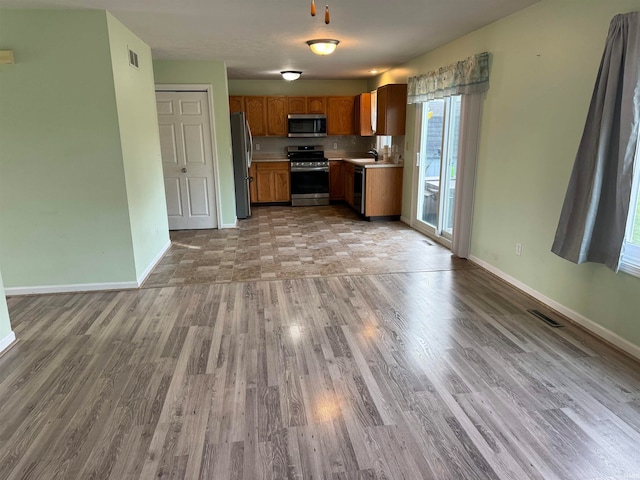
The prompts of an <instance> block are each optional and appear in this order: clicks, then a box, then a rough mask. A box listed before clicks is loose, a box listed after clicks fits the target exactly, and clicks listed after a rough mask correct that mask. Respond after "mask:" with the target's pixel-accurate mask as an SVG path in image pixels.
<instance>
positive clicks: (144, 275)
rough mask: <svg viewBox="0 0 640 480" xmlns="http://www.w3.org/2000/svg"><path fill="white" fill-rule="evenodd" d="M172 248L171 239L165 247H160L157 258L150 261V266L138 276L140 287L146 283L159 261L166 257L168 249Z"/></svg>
mask: <svg viewBox="0 0 640 480" xmlns="http://www.w3.org/2000/svg"><path fill="white" fill-rule="evenodd" d="M170 248H171V240H169V241H168V242H167V243H166V245H165V246H164V247H162V248H161V249H160V252H158V254H157V255H156V256H155V258H154V259H153V260H152V261H151V262H150V263H149V266H148V267H147V268H146V269H145V271H144V272H142V275H140V276H139V277H138V285H137V286H138V287H139V286H140V285H142V284H143V283H144V281H145V280H146V279H147V277H148V276H149V274H150V273H151V271H152V270H153V269H154V268H155V267H156V265H157V264H158V262H159V261H160V260H161V259H162V257H164V254H165V253H167V250H169V249H170Z"/></svg>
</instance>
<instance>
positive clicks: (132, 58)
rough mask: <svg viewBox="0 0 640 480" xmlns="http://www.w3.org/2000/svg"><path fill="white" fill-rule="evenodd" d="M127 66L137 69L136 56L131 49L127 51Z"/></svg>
mask: <svg viewBox="0 0 640 480" xmlns="http://www.w3.org/2000/svg"><path fill="white" fill-rule="evenodd" d="M129 65H131V66H132V67H133V68H138V54H137V53H136V52H134V51H133V50H131V49H129Z"/></svg>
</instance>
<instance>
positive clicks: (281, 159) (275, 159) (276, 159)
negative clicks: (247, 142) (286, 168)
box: [251, 157, 289, 163]
mask: <svg viewBox="0 0 640 480" xmlns="http://www.w3.org/2000/svg"><path fill="white" fill-rule="evenodd" d="M251 161H252V162H255V163H267V162H288V161H289V159H288V158H287V157H258V158H256V157H253V158H252V159H251Z"/></svg>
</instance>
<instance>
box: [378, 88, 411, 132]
mask: <svg viewBox="0 0 640 480" xmlns="http://www.w3.org/2000/svg"><path fill="white" fill-rule="evenodd" d="M377 116H378V120H377V126H376V135H404V132H405V122H406V116H407V84H406V83H403V84H390V85H385V86H383V87H380V88H378V115H377Z"/></svg>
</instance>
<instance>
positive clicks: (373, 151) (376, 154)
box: [367, 148, 378, 162]
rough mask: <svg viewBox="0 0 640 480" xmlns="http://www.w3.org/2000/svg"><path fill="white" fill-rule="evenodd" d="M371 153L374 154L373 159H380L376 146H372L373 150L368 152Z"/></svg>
mask: <svg viewBox="0 0 640 480" xmlns="http://www.w3.org/2000/svg"><path fill="white" fill-rule="evenodd" d="M367 153H368V154H369V155H373V159H374V160H375V161H376V162H377V161H378V151H377V150H376V149H375V148H372V149H371V150H369V151H368V152H367Z"/></svg>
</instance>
